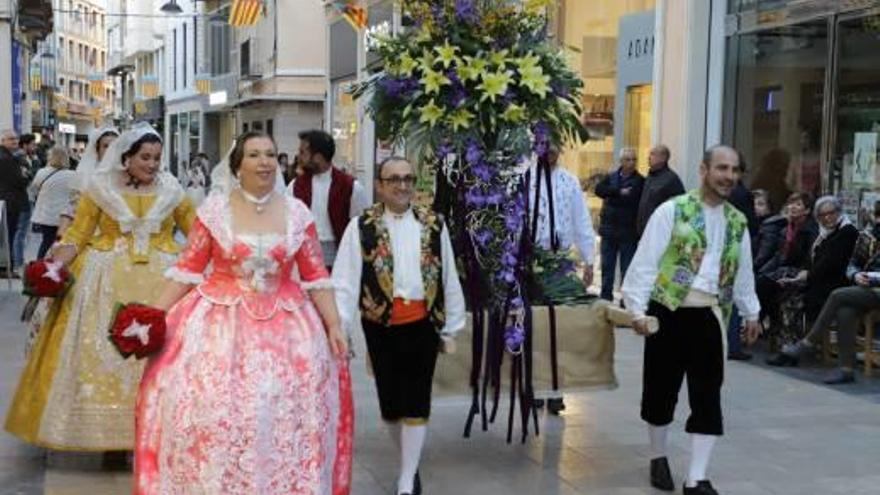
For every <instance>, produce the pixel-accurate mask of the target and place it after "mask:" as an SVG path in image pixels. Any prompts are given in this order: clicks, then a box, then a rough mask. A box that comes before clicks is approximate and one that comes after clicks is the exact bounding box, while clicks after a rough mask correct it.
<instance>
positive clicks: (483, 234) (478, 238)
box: [474, 228, 494, 248]
mask: <svg viewBox="0 0 880 495" xmlns="http://www.w3.org/2000/svg"><path fill="white" fill-rule="evenodd" d="M493 237H494V235H493V234H492V230H490V229H488V228H482V229H480V230H478V231H477V233H476V234H474V242H476V243H477V245H478V246H480V247H481V248H485V247H486V246H487V245H488V244H489V243H490V242H492V238H493Z"/></svg>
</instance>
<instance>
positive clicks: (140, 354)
mask: <svg viewBox="0 0 880 495" xmlns="http://www.w3.org/2000/svg"><path fill="white" fill-rule="evenodd" d="M165 329H166V326H165V312H164V311H162V310H161V309H158V308H154V307H152V306H147V305H145V304H136V303H131V304H125V305H123V304H117V305H116V312H115V314H114V316H113V324H112V325H111V326H110V342H112V343H113V345H114V346H116V350H118V351H119V353H120V354H122V357H124V358H127V357H128V356H131V355H132V354H134V356H135V357H136V358H137V359H143V358H145V357H147V356H149V355H151V354H155V353H156V352H158V351H159V350H160V349H161V348H162V345H163V344H164V343H165Z"/></svg>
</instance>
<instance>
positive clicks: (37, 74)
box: [31, 65, 43, 91]
mask: <svg viewBox="0 0 880 495" xmlns="http://www.w3.org/2000/svg"><path fill="white" fill-rule="evenodd" d="M42 87H43V71H42V70H40V66H39V65H32V66H31V91H39V90H40V88H42Z"/></svg>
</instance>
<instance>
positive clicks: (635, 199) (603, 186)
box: [596, 147, 645, 301]
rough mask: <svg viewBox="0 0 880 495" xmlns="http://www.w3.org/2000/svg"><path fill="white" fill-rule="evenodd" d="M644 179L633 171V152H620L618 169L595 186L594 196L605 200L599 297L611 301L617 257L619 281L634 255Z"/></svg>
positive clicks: (634, 164)
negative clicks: (618, 260)
mask: <svg viewBox="0 0 880 495" xmlns="http://www.w3.org/2000/svg"><path fill="white" fill-rule="evenodd" d="M644 183H645V179H644V177H642V176H641V174H639V172H638V171H637V170H636V150H635V149H634V148H629V147H627V148H623V149H621V150H620V168H618V169H617V170H615V171H613V172H611V173H610V174H608V175H607V176H605V178H604V179H602V181H601V182H599V184H598V185H596V195H597V196H599V197H600V198H602V199H603V200H604V203H603V205H602V213H601V216H600V223H599V235H600V236H602V253H601V254H602V298H603V299H606V300H608V301H610V300H612V299H613V298H614V275H615V273H614V272H615V269H616V267H617V257H618V255H619V256H620V278H621V279H623V277H624V276H626V269H627V268H628V267H629V262H630V261H632V257H633V255H634V254H635V253H636V247H637V246H638V242H639V237H638V234H637V233H636V217H637V216H638V212H639V201H640V199H641V197H642V187H643V186H644Z"/></svg>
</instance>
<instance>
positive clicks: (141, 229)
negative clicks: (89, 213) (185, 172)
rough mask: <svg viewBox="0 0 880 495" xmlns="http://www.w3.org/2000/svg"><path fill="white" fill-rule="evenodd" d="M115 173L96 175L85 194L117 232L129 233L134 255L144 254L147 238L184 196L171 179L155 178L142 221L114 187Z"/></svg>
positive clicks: (168, 176) (167, 177)
mask: <svg viewBox="0 0 880 495" xmlns="http://www.w3.org/2000/svg"><path fill="white" fill-rule="evenodd" d="M118 174H119V172H117V171H112V170H111V171H104V172H98V173H96V174H95V175H94V176H93V177H92V181H91V182H90V183H89V187H88V194H89V196H90V197H91V198H92V200H93V201H94V202H95V204H97V205H98V207H100V208H101V210H102V211H103V212H104V213H106V214H107V215H109V216H110V217H111V218H113V219H114V220H116V221H117V222H118V223H119V230H120V231H121V232H122V233H124V234H127V233H131V234H132V237H133V238H134V252H135V254H140V255H143V254H147V253H148V252H149V249H150V236H152V235H153V234H158V233H159V231H160V230H161V228H162V222H164V221H165V219H166V218H168V215H170V214H171V212H173V211H174V209H175V208H177V206H178V205H179V204H180V202H181V201H183V199H184V197H185V196H186V193H185V192H184V190H183V188H182V187H181V186H180V183H179V182H178V181H177V179H176V178H174V176H172V175H171V174H169V173H168V172H162V173H160V174H159V175H158V176H157V177H156V200H155V201H154V202H153V206H151V207H150V211H148V212H147V213H146V214H145V215H144V216H143V217H136V216H135V215H134V214H133V213H132V212H131V208H129V207H128V203H126V202H125V198H123V197H122V191H121V190H120V188H119V186H118V185H117V180H116V179H117V175H118Z"/></svg>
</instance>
